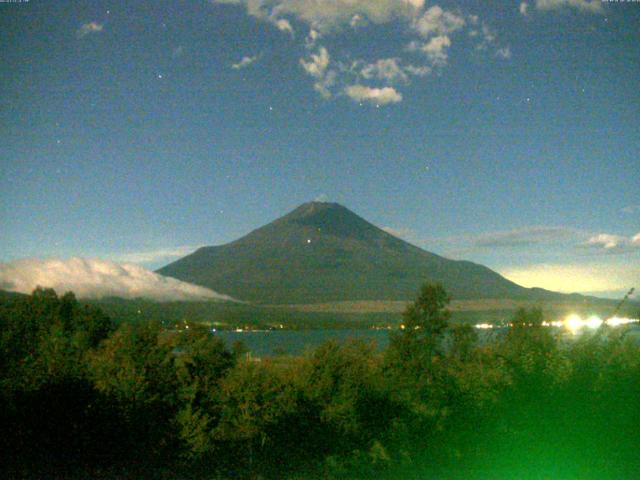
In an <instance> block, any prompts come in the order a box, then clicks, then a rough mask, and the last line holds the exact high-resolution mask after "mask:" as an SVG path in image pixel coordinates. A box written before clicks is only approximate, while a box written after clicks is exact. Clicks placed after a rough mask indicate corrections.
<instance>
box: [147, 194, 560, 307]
mask: <svg viewBox="0 0 640 480" xmlns="http://www.w3.org/2000/svg"><path fill="white" fill-rule="evenodd" d="M158 273H160V274H162V275H166V276H170V277H174V278H177V279H179V280H184V281H187V282H191V283H195V284H198V285H202V286H206V287H209V288H212V289H214V290H215V291H218V292H222V293H226V294H228V295H231V296H233V297H235V298H238V299H241V300H246V301H251V302H256V303H273V304H284V303H311V302H332V301H342V300H409V299H411V298H413V297H414V296H415V293H416V291H417V289H418V287H419V286H420V285H421V284H422V283H423V282H425V281H427V280H430V281H436V282H440V283H442V284H443V285H444V286H445V288H446V289H447V291H448V292H449V293H450V294H451V296H452V297H453V298H457V299H469V298H547V297H555V296H557V295H558V294H554V293H552V292H546V291H544V290H541V289H526V288H523V287H521V286H519V285H516V284H515V283H513V282H511V281H509V280H507V279H505V278H504V277H502V276H500V275H499V274H497V273H496V272H494V271H492V270H490V269H488V268H487V267H484V266H482V265H478V264H474V263H472V262H466V261H454V260H448V259H446V258H443V257H440V256H438V255H435V254H433V253H430V252H427V251H425V250H422V249H420V248H418V247H416V246H414V245H411V244H409V243H407V242H405V241H403V240H401V239H399V238H396V237H394V236H392V235H390V234H388V233H387V232H385V231H383V230H381V229H379V228H378V227H376V226H374V225H372V224H371V223H369V222H367V221H366V220H364V219H363V218H361V217H359V216H358V215H356V214H355V213H353V212H351V211H350V210H348V209H347V208H345V207H343V206H341V205H338V204H335V203H323V202H311V203H305V204H303V205H301V206H300V207H298V208H296V209H295V210H294V211H292V212H291V213H289V214H288V215H285V216H284V217H281V218H279V219H277V220H275V221H273V222H271V223H269V224H267V225H265V226H263V227H261V228H258V229H257V230H254V231H252V232H251V233H249V234H248V235H246V236H244V237H242V238H240V239H238V240H235V241H233V242H231V243H228V244H226V245H221V246H215V247H203V248H200V249H198V250H197V251H196V252H194V253H192V254H191V255H188V256H186V257H184V258H182V259H180V260H177V261H175V262H173V263H171V264H169V265H167V266H165V267H163V268H161V269H160V270H158Z"/></svg>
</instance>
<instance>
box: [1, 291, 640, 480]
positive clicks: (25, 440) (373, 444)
mask: <svg viewBox="0 0 640 480" xmlns="http://www.w3.org/2000/svg"><path fill="white" fill-rule="evenodd" d="M447 304H448V296H447V294H446V292H445V291H444V289H443V288H442V287H441V286H438V285H431V284H428V285H425V286H424V287H423V288H422V289H421V290H420V292H419V294H418V296H417V298H416V301H415V302H414V303H413V304H412V305H410V306H409V307H408V308H407V310H406V312H405V314H404V317H403V318H404V325H405V328H404V330H401V331H399V332H397V333H396V334H395V335H393V338H392V341H391V344H390V346H389V348H388V349H387V351H386V352H384V353H383V354H380V353H377V350H376V348H375V347H374V346H373V345H371V344H366V343H363V342H358V341H347V342H345V343H338V342H335V341H329V342H326V343H325V344H323V345H321V346H319V347H317V348H315V349H313V350H311V351H308V352H307V353H306V354H305V355H303V356H300V357H275V358H263V359H257V358H251V357H250V356H248V355H246V354H245V352H244V350H243V349H242V348H240V347H236V348H234V349H233V350H229V349H227V348H226V346H225V345H224V344H223V343H222V342H221V341H220V340H219V339H218V338H217V337H215V336H213V335H211V334H210V332H209V331H208V330H207V329H205V328H198V327H195V326H194V327H192V328H190V329H189V330H186V329H185V330H184V331H182V332H176V331H172V330H166V329H165V328H163V327H162V325H161V324H160V323H157V322H146V321H144V322H134V323H121V324H120V326H119V327H118V328H117V329H115V330H114V329H113V327H112V325H111V323H110V321H108V319H107V317H105V316H104V314H102V313H101V312H100V311H99V310H97V309H95V308H93V307H92V308H88V307H85V306H82V305H80V304H79V303H78V302H77V301H76V300H75V298H74V297H73V295H71V294H66V295H64V296H62V297H58V296H57V295H56V294H55V293H54V292H53V291H51V290H42V289H39V290H37V291H35V292H34V294H33V295H31V296H27V297H24V298H12V299H11V300H10V301H1V302H0V327H1V337H0V340H1V342H2V343H1V344H0V347H1V348H2V350H1V356H0V361H1V362H2V363H1V364H0V365H1V366H2V369H0V384H1V386H2V390H0V401H1V404H0V407H2V408H1V410H0V428H1V430H2V432H3V435H2V436H1V437H0V455H3V457H2V458H1V459H0V460H2V461H0V475H1V476H3V477H6V478H48V477H50V476H51V472H55V474H56V476H59V477H63V478H202V479H208V478H239V479H287V478H288V479H291V480H293V479H314V478H323V479H338V478H342V479H369V478H381V479H384V478H389V479H394V478H450V479H458V478H459V479H465V480H475V479H478V480H480V479H485V478H496V479H503V478H504V479H507V478H523V479H528V478H532V479H533V478H586V479H594V480H595V479H599V480H600V479H605V480H609V479H611V480H613V479H620V478H635V477H636V476H637V472H638V471H640V460H639V459H638V456H637V454H636V448H637V444H638V442H639V441H640V428H639V427H640V413H639V412H640V408H638V407H640V405H639V400H638V399H640V348H639V347H638V345H637V343H635V342H634V341H632V339H631V338H630V335H629V330H628V329H615V330H614V329H610V328H601V329H600V330H599V331H598V332H596V333H594V334H585V335H584V336H582V337H579V338H577V339H571V340H566V339H565V338H564V337H562V336H561V335H557V334H556V333H554V332H553V331H551V330H549V329H548V328H545V327H544V326H543V324H542V323H543V316H542V313H541V312H540V311H539V310H536V309H534V310H528V311H527V310H521V311H518V312H517V313H516V314H515V316H514V318H513V319H512V320H511V324H512V326H511V327H510V328H509V329H508V331H507V332H506V333H504V334H503V335H499V336H497V337H496V338H494V339H493V340H492V341H491V342H488V343H487V342H479V341H478V336H477V334H476V331H475V330H474V329H473V328H472V327H470V326H469V325H454V326H451V325H450V322H449V318H450V314H449V312H448V310H447V308H446V307H447Z"/></svg>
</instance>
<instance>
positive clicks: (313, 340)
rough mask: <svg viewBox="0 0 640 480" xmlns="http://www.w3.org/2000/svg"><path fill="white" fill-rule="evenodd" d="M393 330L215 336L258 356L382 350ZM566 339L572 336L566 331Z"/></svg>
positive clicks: (489, 334) (487, 337)
mask: <svg viewBox="0 0 640 480" xmlns="http://www.w3.org/2000/svg"><path fill="white" fill-rule="evenodd" d="M506 330H507V329H504V328H500V329H493V330H480V331H478V337H479V340H480V342H481V343H482V342H487V341H491V340H492V339H494V338H496V337H498V336H500V335H501V334H503V333H504V332H506ZM390 332H391V331H390V330H373V329H367V330H365V329H362V330H355V329H341V330H269V331H253V332H252V331H245V332H236V331H217V332H216V333H215V334H214V335H215V336H217V337H219V338H221V339H222V340H224V342H225V343H226V345H227V346H228V347H231V346H232V345H233V344H234V343H235V342H237V341H240V342H242V343H244V345H245V347H246V348H247V349H248V350H249V351H250V352H251V353H252V354H253V355H255V356H258V357H263V356H269V355H299V354H301V353H303V352H304V351H305V350H306V349H311V348H315V347H317V346H318V345H320V344H322V343H323V342H325V341H327V340H329V339H335V340H337V341H338V342H345V341H347V340H348V339H358V340H362V341H365V342H370V341H373V342H375V344H376V346H377V349H378V350H379V351H382V350H384V349H385V348H387V345H389V334H390ZM627 335H628V336H629V337H631V338H633V339H634V340H635V341H636V342H638V343H640V327H639V326H638V325H633V326H630V328H629V331H628V334H627ZM563 338H565V339H567V338H571V335H568V334H564V335H563ZM575 338H577V336H576V337H575Z"/></svg>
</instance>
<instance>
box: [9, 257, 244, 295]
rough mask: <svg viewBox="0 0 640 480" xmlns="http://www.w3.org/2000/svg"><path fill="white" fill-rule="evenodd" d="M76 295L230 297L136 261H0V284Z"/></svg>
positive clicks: (23, 290)
mask: <svg viewBox="0 0 640 480" xmlns="http://www.w3.org/2000/svg"><path fill="white" fill-rule="evenodd" d="M38 286H41V287H46V288H53V289H54V290H55V291H56V292H57V293H58V294H62V293H64V292H68V291H73V292H74V293H75V294H76V296H77V297H78V298H104V297H111V296H115V297H122V298H139V297H142V298H149V299H153V300H163V301H170V300H233V299H232V298H231V297H228V296H227V295H221V294H219V293H216V292H214V291H213V290H210V289H208V288H204V287H200V286H197V285H192V284H190V283H186V282H181V281H180V280H176V279H174V278H169V277H163V276H162V275H158V274H157V273H154V272H152V271H150V270H147V269H146V268H143V267H140V266H139V265H133V264H130V263H116V262H112V261H108V260H97V259H84V258H69V259H58V258H50V259H45V260H40V259H23V260H16V261H13V262H8V263H0V288H2V289H5V290H10V291H15V292H22V293H30V292H32V291H33V290H34V289H35V288H36V287H38Z"/></svg>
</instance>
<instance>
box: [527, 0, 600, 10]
mask: <svg viewBox="0 0 640 480" xmlns="http://www.w3.org/2000/svg"><path fill="white" fill-rule="evenodd" d="M536 8H537V9H538V10H542V11H549V10H559V9H563V8H575V9H576V10H580V11H581V12H586V13H601V12H602V0H536Z"/></svg>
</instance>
